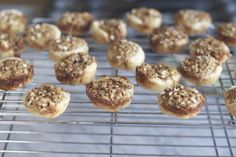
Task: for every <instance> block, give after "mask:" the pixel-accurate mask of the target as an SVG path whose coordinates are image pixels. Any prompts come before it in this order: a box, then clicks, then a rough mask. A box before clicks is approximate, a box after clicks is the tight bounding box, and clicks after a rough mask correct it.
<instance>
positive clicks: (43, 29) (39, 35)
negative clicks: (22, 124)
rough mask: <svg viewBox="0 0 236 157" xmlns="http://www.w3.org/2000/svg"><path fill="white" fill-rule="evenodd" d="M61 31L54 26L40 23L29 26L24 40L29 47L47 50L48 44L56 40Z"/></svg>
mask: <svg viewBox="0 0 236 157" xmlns="http://www.w3.org/2000/svg"><path fill="white" fill-rule="evenodd" d="M60 37H61V31H60V30H59V28H58V27H57V26H56V25H53V24H48V23H42V24H36V25H34V26H31V27H29V28H28V29H27V31H26V33H25V40H26V43H27V44H28V46H29V47H31V48H35V49H39V50H47V49H48V46H49V44H50V42H52V41H55V40H58V39H59V38H60Z"/></svg>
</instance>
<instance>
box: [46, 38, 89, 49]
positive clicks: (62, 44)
mask: <svg viewBox="0 0 236 157" xmlns="http://www.w3.org/2000/svg"><path fill="white" fill-rule="evenodd" d="M80 47H84V48H87V47H88V44H87V43H86V42H85V40H83V39H80V38H77V37H73V36H62V37H61V38H60V39H57V40H56V41H52V42H51V44H50V48H49V50H50V51H57V52H65V51H72V50H76V49H79V48H80Z"/></svg>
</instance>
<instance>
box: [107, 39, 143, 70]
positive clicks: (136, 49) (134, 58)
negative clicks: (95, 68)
mask: <svg viewBox="0 0 236 157" xmlns="http://www.w3.org/2000/svg"><path fill="white" fill-rule="evenodd" d="M107 59H108V61H109V63H110V64H111V66H112V67H114V68H117V69H125V70H135V68H136V67H137V66H139V65H141V64H142V63H143V62H144V59H145V54H144V52H143V49H142V48H141V47H140V46H139V45H138V44H136V43H134V42H132V41H128V40H126V39H122V40H120V41H116V42H113V43H112V44H111V45H110V46H109V47H108V50H107Z"/></svg>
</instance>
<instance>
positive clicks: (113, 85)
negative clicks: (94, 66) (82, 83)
mask: <svg viewBox="0 0 236 157" xmlns="http://www.w3.org/2000/svg"><path fill="white" fill-rule="evenodd" d="M86 93H87V96H88V97H89V99H90V100H91V102H92V103H93V104H94V105H95V106H96V107H98V108H101V109H104V110H106V111H109V112H117V111H119V110H120V109H123V108H126V107H128V106H129V104H130V103H131V101H132V98H133V94H134V86H133V85H132V84H131V83H130V81H129V80H128V79H127V78H126V77H122V76H102V77H100V78H99V79H97V80H94V81H92V82H91V83H89V84H87V85H86Z"/></svg>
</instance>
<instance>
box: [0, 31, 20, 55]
mask: <svg viewBox="0 0 236 157" xmlns="http://www.w3.org/2000/svg"><path fill="white" fill-rule="evenodd" d="M23 49H24V41H23V39H22V38H21V37H18V36H14V37H12V36H9V35H8V34H0V59H3V58H8V57H20V54H21V52H22V51H23Z"/></svg>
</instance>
